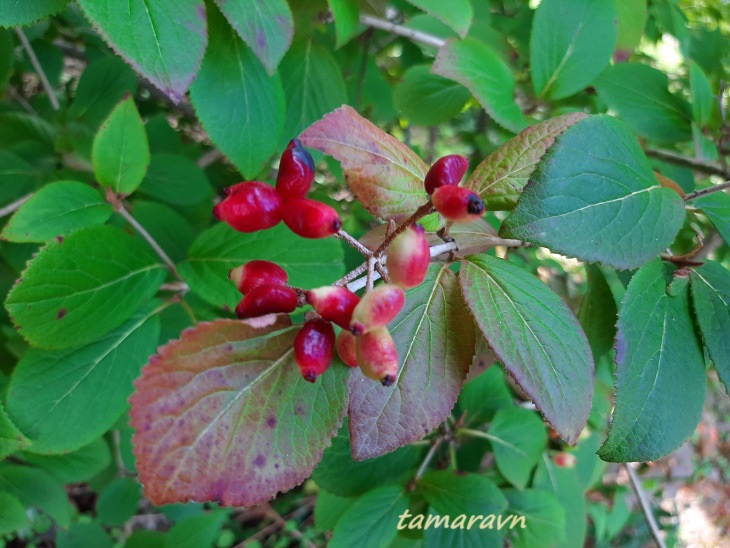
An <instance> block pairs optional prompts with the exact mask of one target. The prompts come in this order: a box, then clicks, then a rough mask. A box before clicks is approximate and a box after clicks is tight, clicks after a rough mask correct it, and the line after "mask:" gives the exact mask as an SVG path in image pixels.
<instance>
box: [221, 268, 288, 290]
mask: <svg viewBox="0 0 730 548" xmlns="http://www.w3.org/2000/svg"><path fill="white" fill-rule="evenodd" d="M228 279H229V280H231V281H232V282H233V283H235V284H236V287H237V288H238V290H239V291H240V292H241V293H243V294H244V295H245V294H246V293H248V292H249V291H251V290H252V289H253V288H254V287H257V286H259V285H265V284H269V285H286V283H287V282H288V281H289V276H288V275H287V273H286V271H285V270H284V269H283V268H281V267H280V266H279V265H278V264H276V263H272V262H271V261H249V262H247V263H246V264H242V265H241V266H238V267H236V268H233V269H231V271H230V272H229V273H228Z"/></svg>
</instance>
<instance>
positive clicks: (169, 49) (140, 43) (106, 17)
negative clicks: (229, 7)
mask: <svg viewBox="0 0 730 548" xmlns="http://www.w3.org/2000/svg"><path fill="white" fill-rule="evenodd" d="M78 3H79V6H81V9H83V10H84V13H85V14H86V17H88V18H89V20H90V21H91V22H92V23H93V25H94V27H95V28H96V29H97V30H98V31H99V33H100V34H101V35H102V37H104V39H105V40H106V41H107V42H108V43H109V45H111V47H112V48H113V49H114V51H116V52H117V53H118V54H119V55H121V56H122V57H124V58H125V59H126V60H127V62H128V63H129V64H130V65H132V67H134V69H135V70H137V71H138V72H140V73H141V74H142V76H144V77H145V78H147V79H148V80H149V81H150V82H152V83H153V84H154V85H155V87H157V88H158V89H159V90H160V91H162V93H164V94H165V95H167V96H168V97H169V98H170V99H172V100H173V101H174V102H176V103H178V102H180V101H181V100H182V98H183V96H184V95H185V92H186V91H187V89H188V87H189V86H190V83H191V82H192V81H193V78H195V73H196V72H198V68H199V67H200V62H201V60H202V59H203V53H204V52H205V45H206V43H207V41H208V35H207V31H206V22H205V4H204V3H203V1H202V0H176V1H175V2H172V3H169V2H163V3H160V2H151V1H150V0H129V1H128V2H121V3H120V2H113V3H111V4H105V3H99V2H97V1H96V0H79V2H78Z"/></svg>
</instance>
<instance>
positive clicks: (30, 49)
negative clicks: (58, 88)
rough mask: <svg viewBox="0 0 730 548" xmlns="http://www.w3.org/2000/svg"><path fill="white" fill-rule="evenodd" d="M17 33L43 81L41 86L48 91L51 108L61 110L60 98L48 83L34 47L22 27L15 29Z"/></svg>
mask: <svg viewBox="0 0 730 548" xmlns="http://www.w3.org/2000/svg"><path fill="white" fill-rule="evenodd" d="M15 33H16V34H17V35H18V38H20V43H21V44H23V48H24V49H25V52H26V53H27V54H28V58H30V62H31V64H32V65H33V68H34V69H35V71H36V73H37V74H38V78H40V80H41V85H42V86H43V89H44V90H45V91H46V95H48V100H49V101H50V102H51V107H52V108H53V110H58V109H59V108H60V107H59V105H58V97H56V94H55V93H54V91H53V88H52V87H51V83H50V82H49V81H48V77H47V76H46V73H45V71H44V70H43V67H42V66H41V64H40V62H39V61H38V57H36V54H35V51H33V46H31V45H30V42H29V41H28V38H27V37H26V36H25V33H24V32H23V30H22V29H21V28H20V27H16V28H15Z"/></svg>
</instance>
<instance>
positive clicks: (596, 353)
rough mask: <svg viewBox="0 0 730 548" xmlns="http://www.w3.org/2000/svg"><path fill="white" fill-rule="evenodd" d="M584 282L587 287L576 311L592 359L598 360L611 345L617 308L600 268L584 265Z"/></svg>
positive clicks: (614, 331)
mask: <svg viewBox="0 0 730 548" xmlns="http://www.w3.org/2000/svg"><path fill="white" fill-rule="evenodd" d="M586 284H587V286H588V287H587V289H586V294H585V296H584V297H583V302H582V303H581V305H580V310H579V311H578V319H579V320H580V324H581V325H582V326H583V330H584V331H585V333H586V336H587V337H588V342H589V343H590V345H591V351H592V352H593V359H594V360H595V361H598V358H600V357H601V356H602V355H603V354H605V353H607V352H608V351H609V350H611V348H612V347H613V341H614V339H615V338H616V327H615V326H616V317H617V316H618V310H617V308H616V301H615V300H614V298H613V293H611V288H610V287H609V286H608V283H607V282H606V278H604V276H603V274H602V273H601V269H600V268H598V267H597V266H595V265H586Z"/></svg>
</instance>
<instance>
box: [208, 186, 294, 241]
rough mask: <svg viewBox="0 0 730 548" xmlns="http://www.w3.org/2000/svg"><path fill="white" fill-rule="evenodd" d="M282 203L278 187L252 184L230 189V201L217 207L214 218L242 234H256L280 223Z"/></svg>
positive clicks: (225, 201)
mask: <svg viewBox="0 0 730 548" xmlns="http://www.w3.org/2000/svg"><path fill="white" fill-rule="evenodd" d="M282 204H283V200H282V199H281V196H279V195H278V194H277V193H276V190H275V189H274V187H272V186H271V185H267V184H266V183H262V182H260V181H248V182H246V183H240V184H237V185H234V186H232V187H230V188H228V189H226V198H225V199H224V200H223V201H222V202H220V203H219V204H218V205H216V206H215V207H214V208H213V215H215V217H216V219H218V220H220V221H224V222H226V223H228V224H229V225H230V226H231V227H233V228H234V229H236V230H238V231H239V232H256V231H257V230H264V229H266V228H271V227H272V226H276V225H277V224H279V221H281V206H282Z"/></svg>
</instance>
